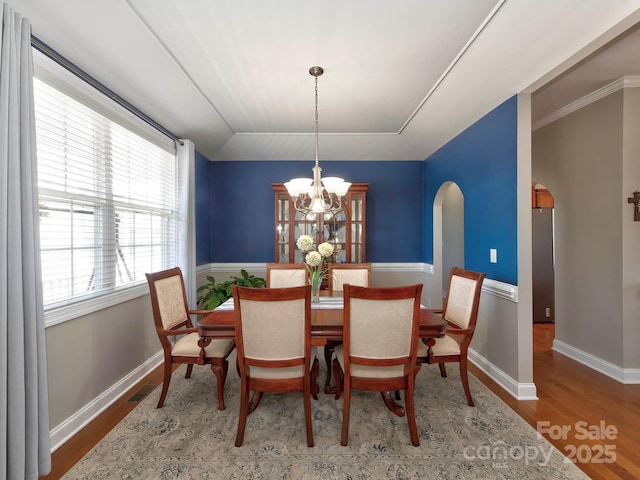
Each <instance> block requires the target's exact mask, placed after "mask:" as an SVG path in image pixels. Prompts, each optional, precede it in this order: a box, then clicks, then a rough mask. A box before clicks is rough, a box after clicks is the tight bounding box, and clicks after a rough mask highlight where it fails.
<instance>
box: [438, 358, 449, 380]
mask: <svg viewBox="0 0 640 480" xmlns="http://www.w3.org/2000/svg"><path fill="white" fill-rule="evenodd" d="M438 366H439V367H440V375H442V376H443V377H446V376H447V369H446V368H445V367H444V362H440V363H438Z"/></svg>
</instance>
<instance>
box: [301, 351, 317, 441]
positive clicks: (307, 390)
mask: <svg viewBox="0 0 640 480" xmlns="http://www.w3.org/2000/svg"><path fill="white" fill-rule="evenodd" d="M316 363H317V360H316ZM317 388H318V387H317V385H316V389H317ZM302 394H303V396H304V424H305V429H306V431H307V446H308V447H313V424H312V423H311V382H310V381H309V380H307V379H305V381H304V389H303V392H302Z"/></svg>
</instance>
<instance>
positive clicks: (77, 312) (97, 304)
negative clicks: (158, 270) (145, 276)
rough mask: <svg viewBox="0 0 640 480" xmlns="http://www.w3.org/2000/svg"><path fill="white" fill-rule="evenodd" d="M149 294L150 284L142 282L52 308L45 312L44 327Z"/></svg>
mask: <svg viewBox="0 0 640 480" xmlns="http://www.w3.org/2000/svg"><path fill="white" fill-rule="evenodd" d="M148 294H149V286H148V285H147V284H146V283H141V284H140V285H135V286H133V287H128V288H124V289H122V290H118V291H116V292H113V293H106V294H104V295H100V296H97V297H93V298H89V299H87V300H82V301H80V302H76V303H72V304H70V305H64V306H61V307H56V308H52V309H51V310H46V311H45V312H44V327H45V328H48V327H52V326H54V325H58V324H59V323H63V322H66V321H68V320H73V319H74V318H78V317H81V316H83V315H89V314H90V313H94V312H97V311H98V310H103V309H105V308H108V307H112V306H114V305H118V304H120V303H123V302H126V301H128V300H133V299H135V298H139V297H142V296H143V295H148Z"/></svg>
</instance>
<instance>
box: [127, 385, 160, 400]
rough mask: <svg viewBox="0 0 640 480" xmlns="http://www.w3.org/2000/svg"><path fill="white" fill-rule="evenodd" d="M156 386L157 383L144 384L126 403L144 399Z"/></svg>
mask: <svg viewBox="0 0 640 480" xmlns="http://www.w3.org/2000/svg"><path fill="white" fill-rule="evenodd" d="M154 388H156V385H143V386H142V387H141V388H140V390H138V391H137V392H136V393H134V394H133V395H131V397H130V398H129V400H127V402H126V403H138V402H141V401H142V400H144V398H145V397H146V396H147V395H149V394H150V393H151V392H152V391H153V389H154Z"/></svg>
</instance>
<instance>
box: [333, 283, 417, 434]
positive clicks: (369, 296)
mask: <svg viewBox="0 0 640 480" xmlns="http://www.w3.org/2000/svg"><path fill="white" fill-rule="evenodd" d="M421 295H422V284H417V285H409V286H403V287H386V288H366V287H355V286H351V285H345V287H344V313H343V314H344V321H343V343H342V344H341V345H338V346H337V347H336V348H335V359H334V360H333V373H334V376H335V378H336V398H339V397H340V394H341V391H342V390H344V409H343V416H342V436H341V439H340V444H341V445H347V443H348V438H349V413H350V408H351V390H352V389H355V390H364V391H374V392H380V394H381V395H382V398H383V399H385V394H387V393H388V392H389V391H393V390H395V391H400V390H403V391H404V399H405V408H404V409H402V408H400V409H396V410H393V411H394V413H395V414H396V415H399V416H403V415H405V414H406V416H407V423H408V425H409V435H410V437H411V443H412V444H413V445H414V446H419V445H420V439H419V438H418V428H417V425H416V417H415V406H414V389H415V378H416V374H417V373H418V371H419V370H420V364H419V363H417V353H418V340H419V335H420V297H421ZM385 403H386V401H385Z"/></svg>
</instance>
